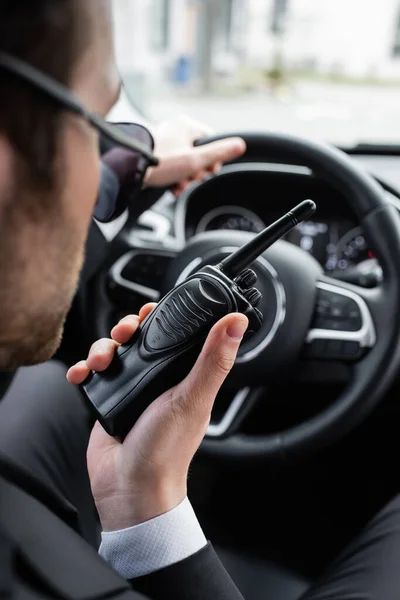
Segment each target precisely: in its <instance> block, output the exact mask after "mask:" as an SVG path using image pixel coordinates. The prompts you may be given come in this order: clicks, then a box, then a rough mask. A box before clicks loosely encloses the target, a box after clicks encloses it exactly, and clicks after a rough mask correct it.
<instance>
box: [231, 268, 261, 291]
mask: <svg viewBox="0 0 400 600" xmlns="http://www.w3.org/2000/svg"><path fill="white" fill-rule="evenodd" d="M235 281H236V284H237V285H238V286H239V287H242V288H251V287H252V286H253V285H254V284H255V283H256V281H257V275H256V274H255V272H254V271H253V269H245V270H244V271H242V272H241V273H240V275H238V276H237V277H236V279H235Z"/></svg>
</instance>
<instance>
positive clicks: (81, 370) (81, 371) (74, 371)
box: [67, 360, 90, 385]
mask: <svg viewBox="0 0 400 600" xmlns="http://www.w3.org/2000/svg"><path fill="white" fill-rule="evenodd" d="M89 373H90V369H89V367H88V366H87V364H86V360H81V361H80V362H78V363H76V365H73V366H72V367H71V368H70V369H68V372H67V380H68V381H69V383H72V384H73V385H79V384H80V383H82V382H83V381H85V379H86V377H87V376H88V375H89Z"/></svg>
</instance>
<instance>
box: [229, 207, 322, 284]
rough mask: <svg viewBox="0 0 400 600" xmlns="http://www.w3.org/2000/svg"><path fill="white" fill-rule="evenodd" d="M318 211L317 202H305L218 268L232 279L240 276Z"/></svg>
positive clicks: (264, 230) (230, 256)
mask: <svg viewBox="0 0 400 600" xmlns="http://www.w3.org/2000/svg"><path fill="white" fill-rule="evenodd" d="M315 209H316V205H315V202H313V201H312V200H304V201H303V202H300V204H298V205H297V206H295V207H294V208H292V209H291V210H290V211H289V212H288V213H286V214H285V215H283V217H281V218H280V219H278V220H277V221H275V222H274V223H272V225H270V226H269V227H266V228H265V229H263V231H261V233H259V234H258V235H256V237H255V238H254V239H252V240H251V241H250V242H248V243H247V244H245V245H244V246H242V247H241V248H239V250H237V251H236V252H234V253H233V254H230V255H229V256H227V257H226V258H225V259H224V260H223V261H222V262H220V263H219V265H218V267H219V268H220V269H221V271H222V272H223V273H225V275H227V276H228V277H230V278H234V277H236V275H239V273H241V272H242V271H243V270H244V269H246V267H248V266H249V265H251V263H252V262H253V261H254V260H255V259H256V258H257V257H258V256H260V254H262V253H263V252H265V250H267V248H269V247H270V246H272V244H273V243H274V242H276V241H277V240H279V238H281V237H282V236H283V235H285V233H287V232H288V231H290V230H291V229H293V227H295V226H296V225H298V224H299V223H300V221H304V219H307V218H308V217H311V215H312V214H314V212H315Z"/></svg>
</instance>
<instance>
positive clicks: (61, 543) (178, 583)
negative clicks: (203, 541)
mask: <svg viewBox="0 0 400 600" xmlns="http://www.w3.org/2000/svg"><path fill="white" fill-rule="evenodd" d="M77 523H78V522H77V514H76V511H75V510H74V508H73V507H72V506H71V505H69V504H68V503H67V502H66V501H65V499H64V498H62V497H61V496H59V495H58V494H57V493H55V492H54V491H53V490H48V489H46V488H45V487H44V486H43V485H42V484H41V482H40V481H39V480H37V479H35V478H34V477H33V476H32V475H30V474H29V473H27V472H26V471H23V470H22V469H20V468H19V467H17V466H16V465H15V464H13V463H11V462H10V461H9V459H7V457H5V456H1V455H0V598H3V597H5V598H8V597H10V598H18V599H26V600H28V599H32V600H33V599H35V598H59V599H76V600H86V599H87V600H89V599H90V600H96V599H106V598H107V599H111V598H116V599H118V600H129V599H132V600H139V599H143V596H145V597H147V598H154V599H158V598H159V599H160V600H167V599H169V598H170V599H171V600H200V599H201V600H207V599H208V598H209V599H210V600H243V599H242V596H241V594H240V593H239V591H238V590H237V588H236V586H235V585H234V583H233V581H232V580H231V578H230V577H229V575H228V574H227V572H226V571H225V569H224V567H223V566H222V564H221V562H220V560H219V559H218V557H217V555H216V553H215V551H214V550H213V548H212V546H211V544H208V545H207V546H206V547H205V548H204V549H202V550H200V551H199V552H198V553H197V554H195V555H193V556H191V557H189V558H187V559H185V560H183V561H181V562H179V563H176V564H175V565H172V566H170V567H167V568H165V569H161V570H160V571H157V572H155V573H152V574H150V575H146V576H144V577H139V578H137V579H135V580H132V581H129V582H127V581H125V580H124V579H122V578H121V577H120V576H119V575H118V574H117V573H116V572H115V571H114V570H113V569H112V568H111V567H109V565H108V564H107V563H106V562H105V561H104V560H103V559H102V558H101V557H100V556H99V555H98V554H97V552H96V550H95V549H94V548H92V547H91V546H90V545H89V544H88V543H87V542H86V541H85V540H84V539H83V538H82V536H81V535H80V532H79V528H78V524H77Z"/></svg>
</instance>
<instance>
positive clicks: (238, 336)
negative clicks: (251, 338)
mask: <svg viewBox="0 0 400 600" xmlns="http://www.w3.org/2000/svg"><path fill="white" fill-rule="evenodd" d="M247 327H248V321H235V322H234V323H231V324H230V325H228V327H227V328H226V335H227V336H228V337H230V338H231V339H232V340H235V342H240V341H241V340H242V338H243V336H244V334H245V333H246V329H247Z"/></svg>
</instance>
